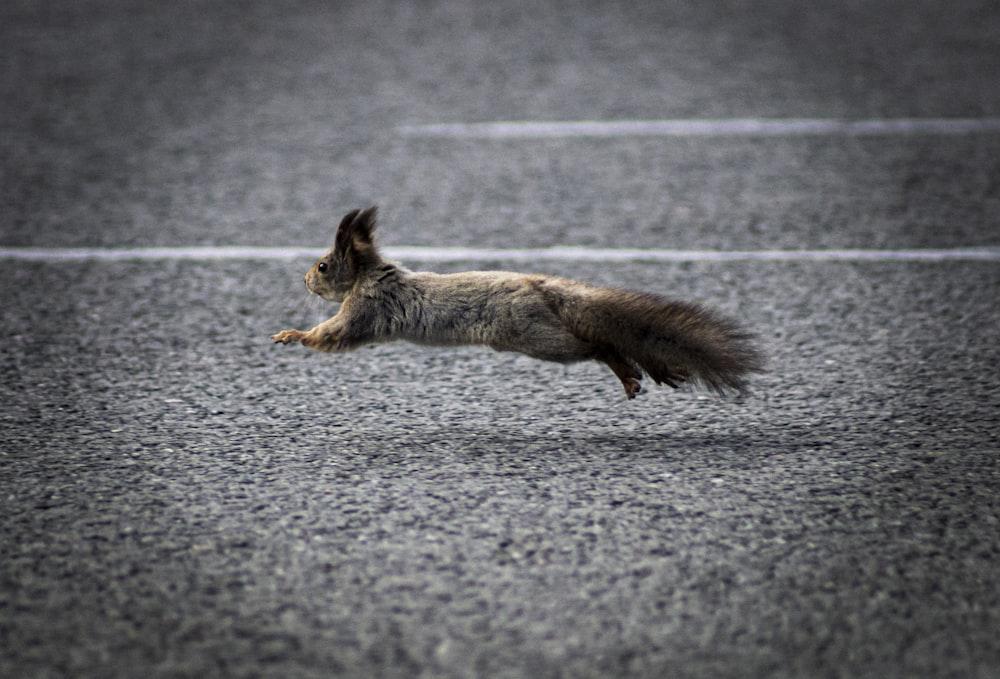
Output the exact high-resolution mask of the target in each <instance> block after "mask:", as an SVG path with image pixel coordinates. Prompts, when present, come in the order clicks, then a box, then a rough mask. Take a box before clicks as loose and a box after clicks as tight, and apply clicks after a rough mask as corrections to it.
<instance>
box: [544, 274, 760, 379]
mask: <svg viewBox="0 0 1000 679" xmlns="http://www.w3.org/2000/svg"><path fill="white" fill-rule="evenodd" d="M583 297H584V298H586V301H585V302H584V300H582V299H581V300H580V301H581V302H583V303H579V304H570V305H568V307H575V309H573V310H572V311H571V310H570V309H569V308H568V307H564V308H563V314H564V317H563V320H564V322H567V324H568V325H570V326H572V328H573V331H574V332H575V333H578V334H579V335H580V336H581V337H586V338H587V339H588V340H589V341H591V342H593V343H594V344H595V345H596V346H598V347H601V348H603V349H604V350H605V351H609V350H610V351H611V353H610V357H611V360H608V358H607V357H606V356H600V355H599V356H597V358H600V359H601V360H605V362H607V363H608V364H609V365H611V367H612V369H613V370H614V371H615V373H616V374H618V376H619V377H620V378H623V376H622V374H621V372H620V369H621V368H622V367H623V366H624V367H626V368H628V369H630V371H631V373H632V376H633V377H635V378H636V379H638V378H639V377H641V374H636V373H639V370H638V368H640V367H641V369H642V371H645V372H646V373H647V374H648V375H649V376H650V377H651V378H652V379H653V380H654V381H655V382H656V383H657V384H664V383H665V384H669V385H670V386H673V387H676V386H678V383H679V382H682V381H690V382H692V383H694V384H696V385H699V386H702V387H705V388H707V389H709V390H711V391H714V392H716V393H718V394H726V393H729V392H737V393H744V392H746V390H747V378H748V376H749V374H750V373H755V372H762V371H763V370H764V365H765V358H764V354H763V352H762V351H761V350H760V349H759V348H758V347H757V345H756V343H755V338H754V335H753V334H751V333H749V332H747V331H746V330H744V329H743V328H742V327H741V326H740V325H739V324H738V323H737V322H736V321H734V320H732V319H729V318H727V317H725V316H722V315H721V314H718V313H716V312H714V311H712V310H710V309H707V308H705V307H703V306H701V305H699V304H694V303H691V302H683V301H679V300H674V299H668V298H665V297H660V296H658V295H652V294H647V293H642V292H632V291H623V290H613V289H606V288H590V289H589V290H587V291H586V292H585V293H584V295H583ZM615 354H617V355H615ZM619 359H624V362H623V363H622V362H619V365H618V367H616V366H615V361H618V360H619ZM622 381H623V382H626V380H625V379H624V378H623V379H622ZM626 391H628V384H626Z"/></svg>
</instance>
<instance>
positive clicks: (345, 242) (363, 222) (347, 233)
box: [334, 205, 378, 249]
mask: <svg viewBox="0 0 1000 679" xmlns="http://www.w3.org/2000/svg"><path fill="white" fill-rule="evenodd" d="M377 216H378V207H377V206H375V205H372V206H371V207H369V208H366V209H364V210H351V211H350V212H348V213H347V214H346V215H344V218H343V219H341V220H340V226H338V227H337V237H336V240H335V242H334V245H335V246H336V247H337V248H338V249H340V248H343V249H346V248H348V247H349V246H350V245H351V244H352V243H353V244H355V246H357V245H371V243H372V242H373V241H374V234H375V226H376V222H375V220H376V217H377Z"/></svg>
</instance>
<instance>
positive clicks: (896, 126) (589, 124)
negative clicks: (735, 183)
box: [396, 118, 1000, 139]
mask: <svg viewBox="0 0 1000 679" xmlns="http://www.w3.org/2000/svg"><path fill="white" fill-rule="evenodd" d="M396 132H397V133H398V134H400V135H401V136H404V137H432V138H448V139H540V138H550V139H560V138H573V137H639V136H644V137H725V136H742V137H787V136H804V135H815V136H869V135H899V134H972V133H975V134H996V133H1000V118H887V119H873V120H838V119H832V118H735V119H720V120H697V119H692V120H608V121H599V120H580V121H533V120H511V121H496V122H482V123H440V124H430V125H403V126H401V127H397V128H396Z"/></svg>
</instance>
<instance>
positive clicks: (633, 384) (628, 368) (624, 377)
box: [594, 349, 642, 399]
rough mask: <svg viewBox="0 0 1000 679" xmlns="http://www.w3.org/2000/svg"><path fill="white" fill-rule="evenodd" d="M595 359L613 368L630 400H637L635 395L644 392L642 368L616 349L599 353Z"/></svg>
mask: <svg viewBox="0 0 1000 679" xmlns="http://www.w3.org/2000/svg"><path fill="white" fill-rule="evenodd" d="M594 358H596V359H597V360H598V361H601V362H602V363H605V364H607V366H608V367H609V368H611V371H612V372H613V373H614V374H615V376H617V377H618V379H619V380H621V383H622V387H624V389H625V395H626V396H627V397H628V398H629V399H633V398H635V395H636V394H638V393H639V392H640V391H642V385H641V384H640V383H639V380H641V379H642V368H640V367H639V366H638V365H636V364H635V363H634V362H633V361H630V360H628V359H627V358H625V357H623V356H622V355H621V354H619V353H618V352H617V351H615V350H614V349H605V350H602V351H599V352H598V353H597V355H596V356H594Z"/></svg>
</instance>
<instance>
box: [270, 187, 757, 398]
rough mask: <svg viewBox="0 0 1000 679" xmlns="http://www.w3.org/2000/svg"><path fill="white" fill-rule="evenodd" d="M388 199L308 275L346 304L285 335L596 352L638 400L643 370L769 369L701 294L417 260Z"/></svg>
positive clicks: (340, 342) (712, 381)
mask: <svg viewBox="0 0 1000 679" xmlns="http://www.w3.org/2000/svg"><path fill="white" fill-rule="evenodd" d="M377 210H378V208H377V207H374V206H373V207H369V208H367V209H365V210H353V211H351V212H348V213H347V215H345V216H344V218H343V220H342V221H341V222H340V226H339V227H338V228H337V234H336V237H335V240H334V245H333V248H331V249H330V250H329V251H328V252H327V253H326V254H325V255H323V257H321V258H320V259H319V261H317V262H316V264H314V265H313V267H312V268H311V269H309V272H308V273H307V274H306V276H305V283H306V287H307V288H308V289H309V291H310V292H312V293H314V294H316V295H319V296H320V297H322V298H323V299H325V300H329V301H331V302H340V303H341V306H340V310H339V311H338V312H337V314H336V315H335V316H334V317H333V318H330V319H329V320H327V321H324V322H323V323H320V324H319V325H317V326H316V327H314V328H312V329H311V330H309V331H306V332H303V331H301V330H283V331H281V332H279V333H278V334H276V335H274V336H273V337H272V339H273V340H274V341H275V343H281V344H289V343H293V342H301V343H302V344H303V345H305V346H307V347H309V348H310V349H316V350H318V351H327V352H340V351H350V350H351V349H355V348H357V347H358V346H360V345H362V344H372V343H381V342H391V341H394V340H407V341H410V342H415V343H417V344H429V345H438V346H447V345H463V344H485V345H487V346H490V347H492V348H493V349H496V350H497V351H519V352H521V353H523V354H527V355H528V356H532V357H534V358H538V359H542V360H545V361H556V362H558V363H572V362H576V361H585V360H597V361H601V362H603V363H605V364H607V366H608V367H609V368H611V370H612V372H614V374H615V375H616V376H617V377H618V379H619V380H621V383H622V386H623V387H624V388H625V394H626V396H628V398H630V399H631V398H635V396H636V394H638V393H639V392H640V390H641V388H642V387H641V384H640V382H639V380H641V379H642V377H643V373H645V374H647V375H649V376H650V377H651V378H652V379H653V381H654V382H656V383H657V384H667V385H669V386H671V387H674V388H676V387H678V386H679V385H680V383H682V382H687V381H690V382H692V383H694V384H697V385H700V386H703V387H706V388H708V389H710V390H712V391H715V392H717V393H719V394H725V393H727V392H741V393H742V392H745V391H746V388H747V376H748V375H749V374H750V373H754V372H762V371H763V368H764V362H765V361H764V354H763V353H762V352H761V350H760V349H759V348H758V347H757V346H756V344H755V342H754V336H753V335H752V334H750V333H748V332H747V331H745V330H744V329H743V328H742V327H741V326H740V325H739V324H738V323H736V322H735V321H733V320H731V319H729V318H726V317H724V316H721V315H719V314H718V313H716V312H714V311H711V310H709V309H706V308H705V307H703V306H700V305H698V304H693V303H691V302H683V301H678V300H674V299H668V298H665V297H661V296H659V295H654V294H650V293H645V292H635V291H632V290H622V289H618V288H602V287H595V286H592V285H588V284H586V283H580V282H578V281H574V280H570V279H567V278H559V277H556V276H545V275H538V274H521V273H512V272H506V271H468V272H464V273H455V274H436V273H431V272H422V271H410V270H408V269H406V268H404V267H403V266H402V265H400V264H398V263H396V262H391V261H388V260H386V259H383V257H382V255H381V253H380V252H379V250H378V248H377V247H376V245H375V227H376V213H377Z"/></svg>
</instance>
